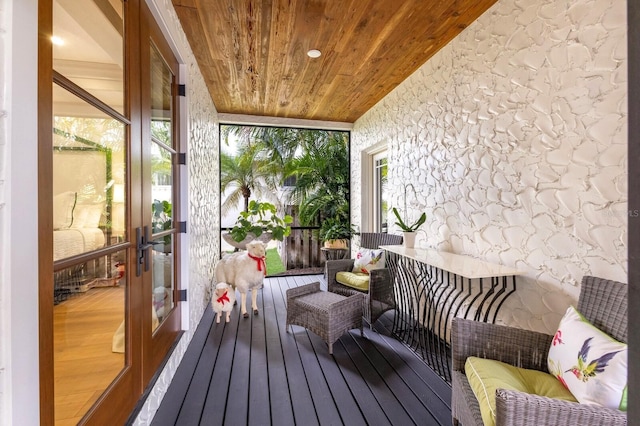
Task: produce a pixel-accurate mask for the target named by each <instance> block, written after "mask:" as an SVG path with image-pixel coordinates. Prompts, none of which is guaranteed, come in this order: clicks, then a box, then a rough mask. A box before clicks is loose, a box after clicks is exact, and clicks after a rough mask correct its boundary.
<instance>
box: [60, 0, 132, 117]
mask: <svg viewBox="0 0 640 426" xmlns="http://www.w3.org/2000/svg"><path fill="white" fill-rule="evenodd" d="M123 33H124V20H123V4H122V1H121V0H109V1H80V0H54V2H53V39H52V44H53V69H54V70H56V71H57V72H59V73H60V74H62V75H64V76H65V77H66V78H67V79H69V80H70V81H72V82H73V83H75V84H76V85H78V86H79V87H81V88H82V89H84V90H86V91H87V92H88V93H90V94H91V95H93V96H94V97H96V98H97V99H100V100H101V101H102V102H104V103H106V104H107V105H109V106H110V107H111V108H113V109H114V110H116V111H118V112H119V113H120V114H123V113H124V54H123V52H124V42H123Z"/></svg>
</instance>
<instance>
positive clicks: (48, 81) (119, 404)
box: [38, 0, 144, 425]
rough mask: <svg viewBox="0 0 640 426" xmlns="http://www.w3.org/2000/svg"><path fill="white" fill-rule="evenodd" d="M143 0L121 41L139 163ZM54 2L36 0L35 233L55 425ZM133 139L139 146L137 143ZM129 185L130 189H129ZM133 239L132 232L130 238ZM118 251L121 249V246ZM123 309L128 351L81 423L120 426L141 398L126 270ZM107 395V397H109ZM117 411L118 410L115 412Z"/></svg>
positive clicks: (135, 295) (46, 416) (136, 320)
mask: <svg viewBox="0 0 640 426" xmlns="http://www.w3.org/2000/svg"><path fill="white" fill-rule="evenodd" d="M142 1H144V0H124V1H123V3H122V4H123V16H124V27H125V29H126V33H125V34H126V36H125V38H124V40H123V43H124V46H123V48H124V50H123V56H124V63H125V71H124V74H123V76H124V78H125V113H124V114H123V115H124V116H125V117H128V120H129V124H128V127H127V128H128V130H127V132H126V135H127V136H126V143H127V144H128V145H130V152H129V156H128V158H127V160H126V161H127V162H128V163H129V164H131V163H133V162H134V161H135V158H138V159H140V156H139V153H136V152H135V150H134V149H133V147H135V146H139V145H140V143H139V140H140V134H141V132H140V108H141V107H140V80H139V75H140V73H139V69H140V64H139V57H140V52H139V46H140V45H139V42H138V41H139V40H140V32H139V22H140V3H141V2H142ZM53 3H54V0H39V2H38V27H39V39H38V68H39V73H38V98H39V102H38V203H39V205H40V206H41V208H39V209H38V229H39V236H40V244H39V248H38V266H39V270H38V277H39V288H38V297H39V302H38V303H39V334H40V336H39V349H40V364H39V373H40V398H39V405H40V424H42V425H53V424H54V423H55V412H54V411H55V405H54V402H55V389H54V356H53V354H54V342H53V306H54V301H53V293H54V291H53V289H54V281H53V270H54V268H53V255H52V254H53V217H52V204H51V203H52V202H51V200H52V199H53V185H52V176H53V133H52V125H51V124H52V118H53V85H54V71H53V49H52V45H51V41H50V40H51V36H52V35H53ZM136 140H137V141H138V142H136ZM131 168H132V167H128V168H127V169H128V170H127V181H130V179H131V176H132V174H131V170H130V169H131ZM129 186H131V185H129ZM132 199H135V197H133V198H132V197H131V194H130V193H128V201H129V205H130V206H131V207H130V208H129V210H128V211H127V212H126V213H125V214H126V215H127V218H126V222H127V223H129V224H131V211H135V210H133V209H135V208H138V209H139V208H140V206H139V205H138V206H132V205H131V204H130V203H131V201H132ZM129 235H131V234H129ZM121 249H122V247H121ZM128 253H129V254H128V262H129V265H134V264H135V263H132V262H134V261H136V260H137V259H136V257H135V255H136V254H135V250H134V249H133V244H130V245H129V247H128ZM128 269H131V268H128ZM127 273H128V276H127V283H129V284H128V285H127V288H126V290H127V291H126V293H127V295H126V300H125V308H126V312H128V313H129V317H128V318H127V320H126V323H127V327H128V328H129V333H128V340H127V345H128V347H129V348H131V349H130V350H128V351H127V354H126V356H125V364H124V366H123V369H122V370H121V372H120V374H119V375H118V377H116V378H115V380H114V381H113V382H112V384H111V385H110V386H109V387H108V389H107V391H106V393H105V394H103V395H102V396H101V397H100V398H99V399H98V401H97V402H96V404H95V405H94V406H93V407H92V408H91V409H90V410H89V411H88V412H87V413H86V415H85V416H84V418H83V420H82V421H81V423H96V424H118V423H124V422H125V421H126V419H127V418H128V416H129V414H130V412H131V411H132V410H133V408H134V407H135V404H136V403H137V401H138V398H139V397H140V395H141V394H142V390H143V388H144V383H143V381H142V356H141V352H142V350H141V327H140V326H139V324H140V320H141V316H140V315H141V313H140V311H141V309H139V307H138V306H137V304H136V302H135V301H136V300H140V297H141V293H140V291H141V289H140V287H141V286H140V285H135V283H133V282H132V278H133V274H131V273H130V272H127ZM107 394H108V395H107ZM114 407H115V408H117V409H114Z"/></svg>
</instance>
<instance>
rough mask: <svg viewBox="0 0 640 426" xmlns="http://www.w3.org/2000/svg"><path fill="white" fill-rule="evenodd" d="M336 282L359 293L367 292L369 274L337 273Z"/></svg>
mask: <svg viewBox="0 0 640 426" xmlns="http://www.w3.org/2000/svg"><path fill="white" fill-rule="evenodd" d="M336 281H337V282H339V283H340V284H343V285H346V286H348V287H352V288H355V289H357V290H360V291H368V290H369V274H365V273H363V272H344V271H342V272H338V273H337V274H336Z"/></svg>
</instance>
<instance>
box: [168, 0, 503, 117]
mask: <svg viewBox="0 0 640 426" xmlns="http://www.w3.org/2000/svg"><path fill="white" fill-rule="evenodd" d="M172 1H173V4H174V6H175V8H176V11H177V12H178V17H179V19H180V22H181V24H182V26H183V28H184V31H185V33H186V35H187V39H188V40H189V43H190V45H191V47H192V50H193V51H194V55H195V56H196V60H197V61H198V64H199V66H200V68H201V70H202V73H203V76H204V78H205V81H206V83H207V86H208V89H209V92H210V94H211V97H212V99H213V102H214V104H215V106H216V109H217V110H218V112H220V113H225V114H245V115H253V116H269V117H280V118H298V119H310V120H324V121H336V122H347V123H353V122H354V121H355V120H357V119H358V118H359V117H360V116H362V114H364V113H365V112H366V111H367V110H369V109H370V108H371V107H372V106H373V105H375V104H376V103H377V102H378V101H380V100H381V99H382V98H383V97H384V96H386V95H387V94H388V93H389V92H390V91H391V90H393V89H394V88H395V87H396V86H397V85H398V84H400V83H401V82H402V81H403V80H405V79H406V78H407V77H408V76H409V75H411V74H412V73H413V72H414V71H415V70H417V69H418V68H419V67H420V66H422V65H423V64H424V63H425V62H426V61H427V60H428V59H429V58H430V57H431V56H433V54H435V53H436V52H437V51H438V50H440V49H441V48H442V47H443V46H445V45H446V44H447V43H448V42H449V41H451V40H452V39H453V38H454V37H455V36H456V35H458V34H459V33H460V31H462V30H463V29H464V28H466V27H467V26H468V25H469V24H471V23H472V22H473V21H474V20H475V19H477V18H478V17H479V16H480V15H481V14H482V13H484V12H485V11H486V10H487V9H488V8H489V7H490V6H491V5H493V4H494V3H495V1H496V0H454V1H441V0H404V1H403V0H264V1H260V0H172ZM309 49H319V50H320V51H321V52H322V56H320V57H319V58H317V59H311V58H309V57H308V56H307V54H306V53H307V51H308V50H309Z"/></svg>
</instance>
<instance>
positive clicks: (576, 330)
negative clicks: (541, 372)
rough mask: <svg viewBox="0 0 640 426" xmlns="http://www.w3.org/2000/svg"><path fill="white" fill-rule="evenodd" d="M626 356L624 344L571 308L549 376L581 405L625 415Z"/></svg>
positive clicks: (553, 348) (550, 359)
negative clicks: (623, 412) (611, 409)
mask: <svg viewBox="0 0 640 426" xmlns="http://www.w3.org/2000/svg"><path fill="white" fill-rule="evenodd" d="M627 356H628V351H627V345H626V344H625V343H622V342H618V341H617V340H615V339H613V338H612V337H610V336H608V335H607V334H605V333H604V332H602V331H601V330H599V329H598V328H597V327H595V326H594V325H593V324H591V323H590V322H589V321H588V320H587V319H586V318H584V317H583V316H582V315H581V314H580V313H579V312H578V311H577V310H576V308H574V307H573V306H570V307H569V308H568V309H567V311H566V312H565V315H564V316H563V317H562V319H561V320H560V325H559V326H558V331H556V333H555V335H554V337H553V340H552V342H551V347H550V348H549V356H548V359H547V362H548V368H549V372H550V373H551V374H553V375H554V376H556V377H557V378H558V380H560V382H561V383H562V384H564V386H566V387H567V389H569V390H570V391H571V393H573V395H574V396H575V397H576V399H577V400H578V401H580V402H581V403H586V404H598V405H602V406H604V407H608V408H616V409H619V410H623V411H626V409H627Z"/></svg>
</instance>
